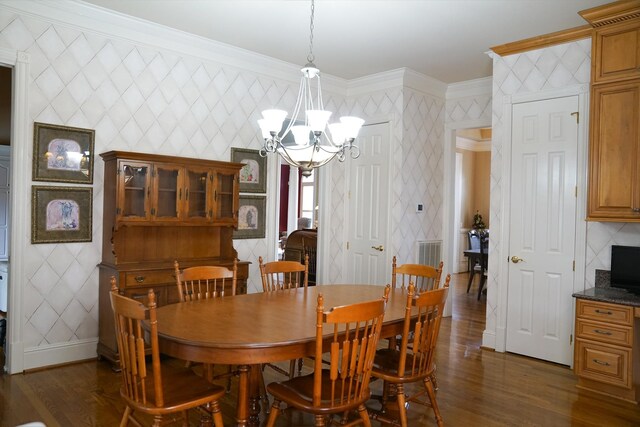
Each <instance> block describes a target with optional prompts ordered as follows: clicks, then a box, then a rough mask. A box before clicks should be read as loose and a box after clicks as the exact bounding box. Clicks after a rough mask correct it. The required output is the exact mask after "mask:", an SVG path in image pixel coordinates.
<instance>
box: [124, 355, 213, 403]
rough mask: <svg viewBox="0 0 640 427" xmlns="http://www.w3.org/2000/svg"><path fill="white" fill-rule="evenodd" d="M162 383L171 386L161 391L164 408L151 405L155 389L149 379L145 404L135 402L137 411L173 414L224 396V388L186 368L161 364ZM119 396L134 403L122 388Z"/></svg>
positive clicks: (153, 400)
mask: <svg viewBox="0 0 640 427" xmlns="http://www.w3.org/2000/svg"><path fill="white" fill-rule="evenodd" d="M162 381H163V382H164V383H165V384H171V387H167V388H165V389H164V390H163V397H164V407H163V408H158V407H156V406H155V405H153V403H152V402H155V389H154V387H153V381H152V380H151V379H149V380H148V381H147V404H146V405H144V404H143V403H142V402H135V408H136V410H137V411H140V412H147V413H153V414H157V413H171V412H175V411H176V408H177V407H185V405H186V407H189V408H195V407H197V406H201V405H204V404H206V403H207V402H211V401H212V400H219V399H221V398H222V397H223V396H224V395H225V388H224V387H221V386H219V385H216V384H213V383H210V382H209V381H207V380H206V379H204V378H203V377H201V376H199V375H196V374H195V373H194V372H193V371H192V370H191V369H189V368H186V367H177V366H172V365H168V364H162ZM120 395H121V396H122V398H123V399H124V400H126V401H128V402H131V403H132V404H133V403H134V402H132V401H131V400H130V399H129V397H128V396H127V394H126V392H125V391H124V389H123V388H121V389H120Z"/></svg>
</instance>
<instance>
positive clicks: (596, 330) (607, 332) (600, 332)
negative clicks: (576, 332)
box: [593, 329, 613, 335]
mask: <svg viewBox="0 0 640 427" xmlns="http://www.w3.org/2000/svg"><path fill="white" fill-rule="evenodd" d="M593 332H595V333H596V334H600V335H613V334H612V333H611V332H609V331H601V330H600V329H594V330H593Z"/></svg>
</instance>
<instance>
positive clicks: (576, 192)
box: [575, 185, 578, 198]
mask: <svg viewBox="0 0 640 427" xmlns="http://www.w3.org/2000/svg"><path fill="white" fill-rule="evenodd" d="M575 194H576V198H578V186H577V185H576V191H575Z"/></svg>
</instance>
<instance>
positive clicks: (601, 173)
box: [580, 0, 640, 222]
mask: <svg viewBox="0 0 640 427" xmlns="http://www.w3.org/2000/svg"><path fill="white" fill-rule="evenodd" d="M580 15H581V16H582V17H583V18H584V19H586V20H587V21H588V22H589V23H590V24H591V26H592V27H593V30H592V50H591V106H590V121H589V126H590V129H589V181H588V202H587V220H590V221H613V222H640V182H639V178H640V114H639V113H640V1H638V0H629V1H619V2H614V3H610V4H606V5H603V6H598V7H595V8H592V9H587V10H584V11H581V12H580Z"/></svg>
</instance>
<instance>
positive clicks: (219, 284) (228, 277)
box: [173, 259, 238, 391]
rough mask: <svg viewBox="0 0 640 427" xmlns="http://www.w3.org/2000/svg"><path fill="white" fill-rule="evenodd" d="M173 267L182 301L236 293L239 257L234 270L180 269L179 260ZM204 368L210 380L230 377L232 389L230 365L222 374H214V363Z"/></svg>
mask: <svg viewBox="0 0 640 427" xmlns="http://www.w3.org/2000/svg"><path fill="white" fill-rule="evenodd" d="M173 267H174V269H175V276H176V286H177V287H178V295H179V296H180V302H185V301H194V300H201V299H209V298H221V297H224V296H225V295H229V296H233V295H235V294H236V276H237V273H238V260H237V259H234V260H233V267H232V268H233V269H232V270H229V269H228V268H226V267H221V266H210V265H207V266H197V267H188V268H185V269H183V270H182V271H180V264H179V263H178V261H177V260H176V261H174V262H173ZM226 287H228V288H229V291H227V290H226V289H225V288H226ZM194 327H201V325H194ZM187 366H191V363H190V362H187ZM202 368H203V374H204V376H205V377H206V378H207V379H208V380H209V381H215V380H217V379H220V378H228V381H227V391H230V390H231V376H232V375H233V373H232V369H231V366H229V367H228V369H227V372H226V373H225V374H220V375H214V373H213V370H214V365H211V364H203V365H202Z"/></svg>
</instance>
